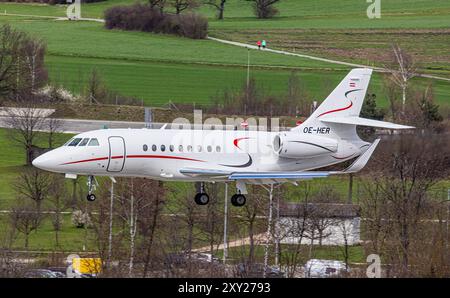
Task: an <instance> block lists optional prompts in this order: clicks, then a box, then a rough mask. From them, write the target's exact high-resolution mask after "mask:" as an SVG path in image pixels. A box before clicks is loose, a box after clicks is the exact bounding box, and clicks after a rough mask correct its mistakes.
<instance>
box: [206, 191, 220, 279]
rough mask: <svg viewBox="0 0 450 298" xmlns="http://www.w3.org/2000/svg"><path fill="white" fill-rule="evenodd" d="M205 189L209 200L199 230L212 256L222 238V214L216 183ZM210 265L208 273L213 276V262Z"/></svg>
mask: <svg viewBox="0 0 450 298" xmlns="http://www.w3.org/2000/svg"><path fill="white" fill-rule="evenodd" d="M206 187H207V192H208V194H209V198H210V200H209V203H208V205H207V206H206V207H207V208H206V214H205V216H204V218H205V220H204V221H203V222H201V224H200V228H201V229H202V231H203V233H204V235H205V238H206V239H205V240H207V241H208V243H209V253H210V254H211V256H213V255H214V253H215V252H216V251H217V249H218V245H219V243H220V240H221V239H222V236H223V225H221V223H223V216H222V212H220V205H219V202H221V200H219V197H218V196H219V185H218V184H217V183H210V184H208V185H207V186H206ZM215 245H216V247H215ZM210 265H211V266H210V271H211V274H213V273H214V272H212V271H213V269H214V267H213V262H211V263H210Z"/></svg>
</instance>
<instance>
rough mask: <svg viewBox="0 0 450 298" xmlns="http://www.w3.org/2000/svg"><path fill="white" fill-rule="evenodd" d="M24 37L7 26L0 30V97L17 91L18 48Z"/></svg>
mask: <svg viewBox="0 0 450 298" xmlns="http://www.w3.org/2000/svg"><path fill="white" fill-rule="evenodd" d="M25 38H26V35H25V34H24V33H22V32H20V31H17V30H14V29H12V28H11V27H10V26H9V25H3V26H2V27H1V28H0V97H2V96H9V95H11V93H13V92H16V90H17V77H18V74H17V71H18V69H19V67H18V66H19V59H18V57H19V55H20V48H21V45H22V42H23V40H25Z"/></svg>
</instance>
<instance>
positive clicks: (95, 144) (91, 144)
mask: <svg viewBox="0 0 450 298" xmlns="http://www.w3.org/2000/svg"><path fill="white" fill-rule="evenodd" d="M88 146H100V144H99V143H98V140H97V139H96V138H93V139H91V140H90V141H89V145H88Z"/></svg>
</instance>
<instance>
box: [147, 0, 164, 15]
mask: <svg viewBox="0 0 450 298" xmlns="http://www.w3.org/2000/svg"><path fill="white" fill-rule="evenodd" d="M166 1H167V0H149V1H148V3H149V5H150V7H151V8H157V9H159V11H160V12H161V13H162V12H163V11H164V7H165V6H166Z"/></svg>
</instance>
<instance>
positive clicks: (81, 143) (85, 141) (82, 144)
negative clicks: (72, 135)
mask: <svg viewBox="0 0 450 298" xmlns="http://www.w3.org/2000/svg"><path fill="white" fill-rule="evenodd" d="M88 142H89V138H84V139H83V140H82V141H81V142H80V144H78V146H86V144H87V143H88Z"/></svg>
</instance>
